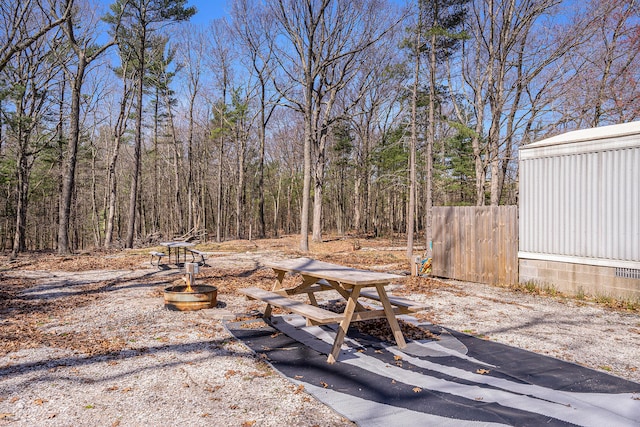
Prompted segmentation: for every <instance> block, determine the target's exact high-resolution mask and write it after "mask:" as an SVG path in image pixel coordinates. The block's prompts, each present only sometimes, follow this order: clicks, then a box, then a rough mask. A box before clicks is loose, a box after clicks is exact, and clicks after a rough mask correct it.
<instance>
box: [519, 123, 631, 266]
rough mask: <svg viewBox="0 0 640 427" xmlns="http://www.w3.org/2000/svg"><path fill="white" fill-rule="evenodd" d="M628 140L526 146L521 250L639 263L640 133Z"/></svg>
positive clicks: (522, 186) (521, 191)
mask: <svg viewBox="0 0 640 427" xmlns="http://www.w3.org/2000/svg"><path fill="white" fill-rule="evenodd" d="M624 140H625V141H624V144H620V143H618V142H617V141H615V139H608V140H606V141H601V144H600V145H599V147H600V149H599V150H598V149H597V148H598V144H597V141H592V142H589V143H588V147H589V150H588V151H586V152H576V151H572V150H571V149H570V147H568V145H570V144H566V145H565V147H564V148H563V149H562V150H555V149H554V148H553V147H552V146H549V145H545V146H543V147H541V148H535V147H534V148H529V149H527V148H526V147H523V149H522V152H523V155H522V156H521V160H520V162H521V163H520V193H519V196H520V251H522V252H527V253H538V254H549V255H554V256H569V257H576V258H581V259H584V258H594V259H600V260H607V259H609V260H616V261H632V262H640V134H637V135H629V134H626V135H624ZM633 141H635V145H634V144H633V143H632V142H633ZM582 144H585V143H584V141H583V142H582ZM537 154H539V155H537Z"/></svg>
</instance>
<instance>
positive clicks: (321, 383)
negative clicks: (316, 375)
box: [320, 381, 329, 388]
mask: <svg viewBox="0 0 640 427" xmlns="http://www.w3.org/2000/svg"><path fill="white" fill-rule="evenodd" d="M320 385H321V386H322V387H324V388H327V387H329V384H327V383H325V382H324V381H320Z"/></svg>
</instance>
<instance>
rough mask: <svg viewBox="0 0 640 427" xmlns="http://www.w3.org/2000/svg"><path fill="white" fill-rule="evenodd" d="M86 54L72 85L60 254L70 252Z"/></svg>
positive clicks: (61, 217) (59, 230) (59, 245)
mask: <svg viewBox="0 0 640 427" xmlns="http://www.w3.org/2000/svg"><path fill="white" fill-rule="evenodd" d="M86 65H87V62H86V59H85V57H84V55H79V58H78V68H77V70H76V75H75V76H74V78H73V82H72V85H71V113H70V117H69V122H70V126H71V129H70V134H69V143H68V145H67V157H66V162H65V167H64V177H63V181H62V200H61V203H60V220H59V221H60V222H59V225H58V255H64V254H68V253H69V252H70V250H69V216H70V215H71V202H72V197H73V188H74V185H75V177H76V164H77V158H78V145H79V143H80V97H81V96H82V82H83V81H84V73H85V67H86Z"/></svg>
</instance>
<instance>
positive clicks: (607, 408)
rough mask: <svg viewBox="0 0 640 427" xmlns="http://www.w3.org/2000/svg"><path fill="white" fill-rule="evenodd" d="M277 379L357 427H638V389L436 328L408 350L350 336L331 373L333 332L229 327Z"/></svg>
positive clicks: (280, 324)
mask: <svg viewBox="0 0 640 427" xmlns="http://www.w3.org/2000/svg"><path fill="white" fill-rule="evenodd" d="M226 326H227V328H228V329H229V331H230V332H231V333H232V334H233V335H234V336H235V337H236V338H238V339H240V340H242V341H243V342H244V343H245V344H247V345H248V346H249V347H250V348H251V349H252V350H254V351H255V352H256V353H259V354H263V355H264V357H266V359H267V360H268V361H269V362H270V363H271V364H272V365H273V366H274V368H275V369H277V370H278V371H279V372H281V373H282V374H283V375H285V376H287V377H288V378H290V379H291V380H292V381H294V382H295V383H298V384H302V385H304V387H305V390H306V391H307V392H309V393H311V394H313V395H314V396H316V397H317V398H318V399H319V400H321V401H322V402H324V403H326V404H327V405H329V406H331V407H332V408H334V409H335V410H336V411H337V412H339V413H341V414H342V415H344V416H345V417H347V418H349V419H350V420H352V421H354V422H356V423H358V424H359V425H362V426H377V425H380V426H394V425H465V424H466V425H499V424H502V425H517V426H532V425H549V426H558V425H585V426H587V425H593V426H623V425H637V426H640V384H637V383H634V382H630V381H626V380H623V379H620V378H617V377H614V376H612V375H608V374H605V373H601V372H597V371H594V370H591V369H587V368H584V367H581V366H578V365H575V364H572V363H567V362H563V361H560V360H558V359H554V358H551V357H546V356H543V355H539V354H536V353H532V352H528V351H524V350H521V349H517V348H513V347H509V346H506V345H503V344H498V343H495V342H491V341H487V340H482V339H478V338H475V337H473V336H469V335H465V334H462V333H458V332H456V331H452V330H447V329H445V328H442V327H439V326H437V325H420V327H422V328H425V329H429V330H431V331H432V332H434V333H435V334H436V335H438V336H439V337H440V339H439V340H437V341H435V340H426V341H419V342H416V341H412V342H409V344H408V346H407V348H405V349H403V350H400V349H398V348H397V347H396V346H393V345H391V344H389V343H384V342H381V341H380V340H378V339H376V338H374V337H370V336H366V335H363V334H360V333H358V332H357V331H354V329H353V328H352V329H350V330H349V334H348V336H347V339H346V340H345V345H343V347H342V351H341V354H340V356H339V357H338V362H337V363H335V364H333V365H329V364H328V363H327V361H326V360H327V354H328V353H329V351H330V349H331V343H332V342H333V329H332V328H330V327H326V326H325V327H317V326H314V327H305V326H304V319H302V318H300V317H299V316H295V315H286V316H281V317H275V318H274V319H273V324H266V323H264V321H263V320H262V319H257V320H247V321H242V322H228V323H226Z"/></svg>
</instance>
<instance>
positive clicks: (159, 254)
mask: <svg viewBox="0 0 640 427" xmlns="http://www.w3.org/2000/svg"><path fill="white" fill-rule="evenodd" d="M149 255H151V265H153V260H154V259H155V258H158V261H157V262H156V267H158V268H160V261H161V260H162V257H165V256H167V254H165V253H164V252H158V251H151V252H149Z"/></svg>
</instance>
